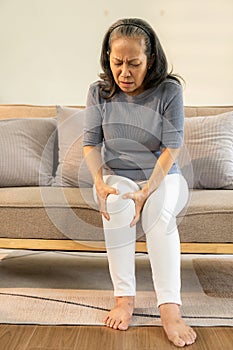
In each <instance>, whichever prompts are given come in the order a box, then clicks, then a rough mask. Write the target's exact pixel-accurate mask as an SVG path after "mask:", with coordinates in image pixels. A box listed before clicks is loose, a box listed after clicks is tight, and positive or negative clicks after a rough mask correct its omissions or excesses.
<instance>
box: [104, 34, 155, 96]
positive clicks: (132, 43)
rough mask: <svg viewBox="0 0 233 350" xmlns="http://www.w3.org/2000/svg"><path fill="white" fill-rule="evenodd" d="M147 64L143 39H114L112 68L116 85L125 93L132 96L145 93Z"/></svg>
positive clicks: (112, 42) (111, 54)
mask: <svg viewBox="0 0 233 350" xmlns="http://www.w3.org/2000/svg"><path fill="white" fill-rule="evenodd" d="M147 63H148V62H147V56H146V54H145V41H144V38H143V37H138V38H131V37H120V38H115V39H112V41H111V52H110V68H111V71H112V74H113V77H114V80H115V82H116V84H117V85H118V86H119V88H120V89H121V90H122V91H123V92H125V93H126V94H128V95H131V96H135V95H138V94H140V93H141V92H143V90H144V88H143V81H144V78H145V76H146V73H147Z"/></svg>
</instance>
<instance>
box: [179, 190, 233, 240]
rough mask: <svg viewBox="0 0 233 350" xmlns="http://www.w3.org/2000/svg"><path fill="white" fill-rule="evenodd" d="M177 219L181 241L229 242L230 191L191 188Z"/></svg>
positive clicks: (232, 222)
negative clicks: (186, 203)
mask: <svg viewBox="0 0 233 350" xmlns="http://www.w3.org/2000/svg"><path fill="white" fill-rule="evenodd" d="M178 221H180V224H179V232H180V237H181V242H189V243H190V242H198V243H232V242H233V196H232V191H230V190H193V191H191V192H190V201H189V203H188V205H187V208H185V209H184V210H183V211H182V212H181V213H180V215H179V218H178ZM178 223H179V222H178Z"/></svg>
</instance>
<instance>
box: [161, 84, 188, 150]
mask: <svg viewBox="0 0 233 350" xmlns="http://www.w3.org/2000/svg"><path fill="white" fill-rule="evenodd" d="M183 137H184V106H183V93H182V86H181V85H179V84H178V83H172V84H169V87H168V89H167V93H166V102H165V104H164V114H163V126H162V140H161V141H162V145H163V147H166V148H167V147H168V148H179V147H181V146H182V144H183Z"/></svg>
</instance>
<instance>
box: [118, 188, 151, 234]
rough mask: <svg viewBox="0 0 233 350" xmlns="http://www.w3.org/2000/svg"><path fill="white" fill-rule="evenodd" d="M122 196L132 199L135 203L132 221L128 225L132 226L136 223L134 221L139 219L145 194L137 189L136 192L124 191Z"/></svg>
mask: <svg viewBox="0 0 233 350" xmlns="http://www.w3.org/2000/svg"><path fill="white" fill-rule="evenodd" d="M122 198H124V199H126V198H129V199H133V201H134V203H135V215H134V218H133V221H132V222H131V224H130V227H132V226H134V225H136V223H137V222H138V221H139V219H140V215H141V211H142V208H143V205H144V203H145V201H146V198H147V197H146V196H145V194H144V193H143V191H142V190H139V191H136V192H128V193H125V194H124V195H123V196H122Z"/></svg>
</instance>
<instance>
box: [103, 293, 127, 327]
mask: <svg viewBox="0 0 233 350" xmlns="http://www.w3.org/2000/svg"><path fill="white" fill-rule="evenodd" d="M133 309H134V297H128V296H123V297H116V304H115V306H114V308H113V309H112V310H111V311H110V312H109V313H108V315H107V316H106V317H105V319H104V320H103V321H104V323H105V324H106V326H108V327H111V328H113V329H119V330H121V331H126V330H127V329H128V327H129V324H130V321H131V317H132V314H133Z"/></svg>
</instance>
